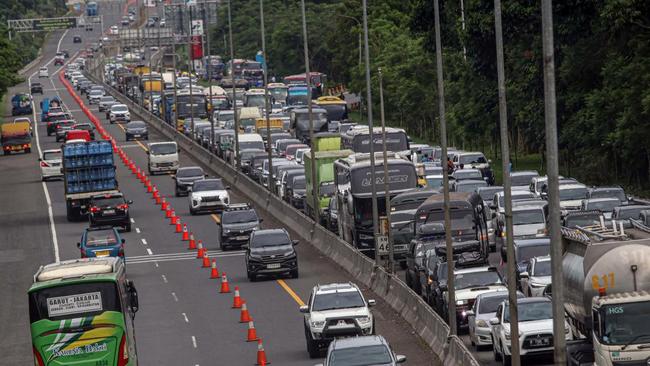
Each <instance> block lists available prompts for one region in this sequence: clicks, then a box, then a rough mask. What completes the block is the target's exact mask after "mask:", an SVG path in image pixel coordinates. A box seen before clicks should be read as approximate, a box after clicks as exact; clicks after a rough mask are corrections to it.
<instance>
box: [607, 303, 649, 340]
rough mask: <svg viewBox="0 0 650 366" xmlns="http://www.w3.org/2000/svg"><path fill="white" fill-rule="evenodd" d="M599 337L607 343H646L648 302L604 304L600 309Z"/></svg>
mask: <svg viewBox="0 0 650 366" xmlns="http://www.w3.org/2000/svg"><path fill="white" fill-rule="evenodd" d="M600 314H601V319H602V331H601V332H600V333H601V335H602V337H601V339H602V340H603V342H604V343H605V344H608V345H623V344H628V343H631V344H640V343H642V344H647V343H648V340H649V339H650V334H648V333H649V332H648V329H650V311H648V302H647V301H640V302H631V303H619V304H613V305H605V306H603V307H602V308H601V309H600Z"/></svg>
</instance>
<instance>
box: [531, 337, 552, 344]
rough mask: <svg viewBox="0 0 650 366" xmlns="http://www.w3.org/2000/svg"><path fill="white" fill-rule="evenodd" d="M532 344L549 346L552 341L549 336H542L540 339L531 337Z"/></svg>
mask: <svg viewBox="0 0 650 366" xmlns="http://www.w3.org/2000/svg"><path fill="white" fill-rule="evenodd" d="M530 344H531V345H533V346H548V345H549V344H550V342H549V339H548V338H540V339H531V342H530Z"/></svg>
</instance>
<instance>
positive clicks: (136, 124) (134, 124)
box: [126, 121, 147, 129]
mask: <svg viewBox="0 0 650 366" xmlns="http://www.w3.org/2000/svg"><path fill="white" fill-rule="evenodd" d="M145 127H147V125H146V124H145V123H144V122H140V121H135V122H129V123H127V125H126V128H127V129H128V128H145Z"/></svg>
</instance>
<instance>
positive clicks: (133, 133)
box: [124, 121, 149, 141]
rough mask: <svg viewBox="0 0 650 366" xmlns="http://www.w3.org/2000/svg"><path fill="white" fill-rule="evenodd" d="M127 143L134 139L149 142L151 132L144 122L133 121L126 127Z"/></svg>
mask: <svg viewBox="0 0 650 366" xmlns="http://www.w3.org/2000/svg"><path fill="white" fill-rule="evenodd" d="M124 133H125V135H126V141H129V140H133V139H139V138H140V139H143V140H149V130H148V129H147V124H146V123H144V122H143V121H131V122H129V123H127V124H126V126H124Z"/></svg>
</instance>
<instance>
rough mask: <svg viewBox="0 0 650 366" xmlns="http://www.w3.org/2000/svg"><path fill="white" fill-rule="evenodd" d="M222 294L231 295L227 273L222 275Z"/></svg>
mask: <svg viewBox="0 0 650 366" xmlns="http://www.w3.org/2000/svg"><path fill="white" fill-rule="evenodd" d="M219 292H220V293H222V294H227V293H230V285H229V284H228V277H226V272H223V273H221V290H219Z"/></svg>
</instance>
